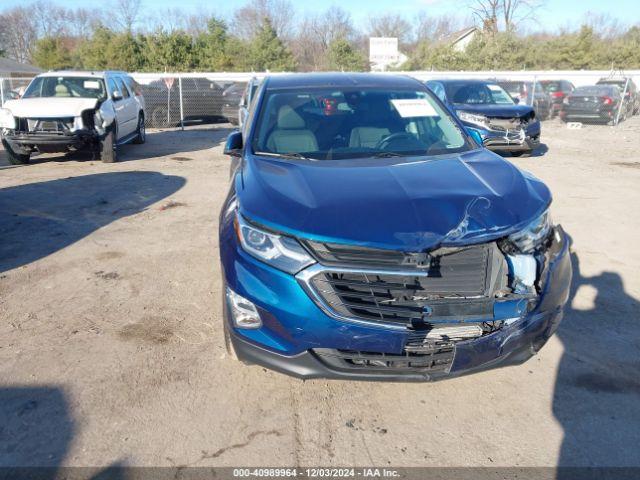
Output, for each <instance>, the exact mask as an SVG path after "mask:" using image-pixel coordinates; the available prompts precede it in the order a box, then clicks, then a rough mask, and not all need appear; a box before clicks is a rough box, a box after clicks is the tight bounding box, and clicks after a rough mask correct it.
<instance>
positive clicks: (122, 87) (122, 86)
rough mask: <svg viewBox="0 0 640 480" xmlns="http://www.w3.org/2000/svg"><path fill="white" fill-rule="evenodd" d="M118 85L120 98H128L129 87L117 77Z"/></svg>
mask: <svg viewBox="0 0 640 480" xmlns="http://www.w3.org/2000/svg"><path fill="white" fill-rule="evenodd" d="M118 85H119V86H120V90H122V92H121V93H122V98H129V89H128V88H127V86H126V85H125V84H124V81H123V80H122V78H120V77H118Z"/></svg>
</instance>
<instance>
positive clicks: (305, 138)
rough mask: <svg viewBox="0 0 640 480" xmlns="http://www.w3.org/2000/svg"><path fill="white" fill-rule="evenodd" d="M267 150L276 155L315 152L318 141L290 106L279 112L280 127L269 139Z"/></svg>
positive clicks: (283, 107) (284, 106)
mask: <svg viewBox="0 0 640 480" xmlns="http://www.w3.org/2000/svg"><path fill="white" fill-rule="evenodd" d="M267 148H268V149H269V150H270V151H272V152H276V153H300V152H314V151H316V150H318V141H317V139H316V136H315V135H314V134H313V132H312V131H311V130H308V129H307V128H306V125H305V123H304V119H303V118H302V117H301V116H300V115H298V114H297V113H296V111H295V110H294V109H293V108H291V107H290V106H289V105H283V106H282V107H280V110H278V125H277V128H276V130H274V131H273V132H272V133H271V135H269V138H268V139H267Z"/></svg>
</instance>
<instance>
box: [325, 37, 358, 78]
mask: <svg viewBox="0 0 640 480" xmlns="http://www.w3.org/2000/svg"><path fill="white" fill-rule="evenodd" d="M327 56H328V60H329V68H330V69H331V70H341V71H351V72H361V71H363V70H364V69H365V66H366V60H365V58H364V55H363V54H362V52H359V51H358V50H356V49H354V48H353V46H352V45H351V43H349V42H348V41H347V40H345V39H344V38H338V39H336V40H334V41H332V42H331V43H330V44H329V49H328V52H327Z"/></svg>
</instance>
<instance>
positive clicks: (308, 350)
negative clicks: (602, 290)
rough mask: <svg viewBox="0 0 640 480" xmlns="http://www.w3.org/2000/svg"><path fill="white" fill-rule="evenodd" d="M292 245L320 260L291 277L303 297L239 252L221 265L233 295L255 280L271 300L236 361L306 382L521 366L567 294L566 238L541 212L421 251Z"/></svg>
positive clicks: (239, 345) (235, 335)
mask: <svg viewBox="0 0 640 480" xmlns="http://www.w3.org/2000/svg"><path fill="white" fill-rule="evenodd" d="M464 233H466V232H463V235H462V236H461V237H459V238H463V237H464ZM453 236H454V237H455V232H454V234H453ZM229 240H230V239H227V242H228V241H229ZM300 242H301V244H302V245H303V247H304V249H305V251H307V252H309V253H310V254H311V255H312V257H313V258H314V259H315V260H316V262H315V263H313V264H312V265H310V266H308V267H307V268H304V269H303V270H301V271H300V272H299V273H298V274H297V275H296V276H295V279H296V281H297V282H298V285H299V286H300V287H302V290H303V291H304V292H305V297H306V299H305V298H302V297H300V296H296V298H295V299H294V298H291V295H292V293H291V292H292V291H294V290H295V287H293V286H292V285H290V284H288V281H287V280H286V279H285V277H282V278H280V279H279V280H278V281H275V282H271V283H270V284H269V285H263V284H261V280H260V279H261V277H262V276H263V275H262V274H259V273H257V274H256V275H255V277H254V275H249V274H248V271H249V270H250V269H251V268H255V267H256V264H255V263H254V262H252V261H250V260H249V261H248V263H250V264H251V265H250V266H246V267H244V266H243V265H244V263H245V262H247V259H246V258H244V255H242V254H241V255H240V257H236V260H235V261H233V262H232V263H229V261H230V258H229V257H228V256H223V265H225V270H226V273H227V275H228V276H229V279H230V285H229V288H231V291H236V290H237V289H239V288H240V289H241V288H242V284H252V285H254V288H257V287H256V286H257V285H261V286H260V289H264V293H263V294H264V295H266V294H267V292H269V293H268V294H269V296H270V297H271V296H273V298H278V299H279V300H278V304H277V306H276V307H270V310H271V311H269V310H267V309H266V307H265V308H261V306H260V303H258V306H257V307H256V310H255V312H256V314H257V315H259V316H260V318H261V319H262V323H263V325H262V328H261V329H258V330H254V329H239V330H236V331H234V332H232V334H231V340H232V341H233V343H234V345H235V348H236V351H237V352H238V355H239V356H240V358H242V359H245V360H247V361H249V362H252V363H259V364H263V365H266V366H269V367H270V368H273V369H276V370H280V371H283V372H285V373H289V374H293V375H296V376H300V377H303V378H313V377H328V378H351V379H369V380H403V381H404V380H418V381H425V380H438V379H442V378H447V377H452V376H457V375H462V374H466V373H471V372H475V371H479V370H484V369H487V368H493V367H495V366H502V365H508V364H517V363H521V362H523V361H525V360H526V359H528V358H529V357H530V356H531V355H533V354H535V353H536V352H537V351H538V350H539V349H540V348H541V347H542V346H543V345H544V343H546V341H547V340H548V338H549V337H550V336H551V335H552V334H553V333H554V332H555V330H556V328H557V327H558V324H559V322H560V319H561V317H562V307H563V305H564V303H565V302H566V300H567V298H568V289H569V284H570V279H571V264H570V261H569V255H568V241H567V237H566V235H565V234H564V232H563V230H562V228H561V227H560V226H555V225H553V224H552V222H551V218H550V215H549V213H548V211H544V212H543V213H542V214H541V215H539V216H538V217H537V218H536V219H535V220H534V221H532V222H530V223H529V224H528V225H526V226H525V227H524V228H522V229H520V230H518V231H517V232H515V233H512V234H510V235H506V236H504V237H501V238H497V239H494V240H491V241H484V242H482V243H475V244H470V245H458V246H439V247H437V248H435V249H432V250H430V251H426V252H422V253H416V252H401V251H396V250H385V249H378V248H371V247H361V246H355V245H345V244H337V243H328V242H321V241H311V240H300ZM233 250H234V249H233V248H232V250H231V252H229V253H228V255H229V256H231V257H233V256H235V255H236V254H235V253H233ZM238 252H239V251H238ZM241 291H242V290H241ZM246 294H247V293H246V292H243V293H242V294H241V295H246ZM250 298H251V302H254V301H256V298H255V297H250ZM258 298H259V297H258ZM308 299H311V301H312V302H313V303H314V304H315V306H316V307H317V308H319V309H320V310H321V312H322V315H315V314H313V313H311V311H312V309H310V308H309V307H308V306H307V305H306V303H307V302H306V301H307V300H308ZM258 301H260V300H258ZM271 301H272V300H271ZM226 313H227V315H229V311H226ZM317 331H322V332H324V333H323V336H322V338H320V337H317V336H316V334H317ZM285 332H289V333H286V334H284V333H285ZM258 338H259V339H260V340H259V341H260V342H261V343H267V344H270V346H271V348H273V349H274V350H276V351H279V350H280V352H279V353H275V352H272V351H268V350H265V349H263V348H261V347H256V346H255V345H253V342H254V341H258ZM300 349H302V352H301V351H300Z"/></svg>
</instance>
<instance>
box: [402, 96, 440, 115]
mask: <svg viewBox="0 0 640 480" xmlns="http://www.w3.org/2000/svg"><path fill="white" fill-rule="evenodd" d="M391 103H392V104H393V106H394V107H395V109H396V110H397V111H398V113H399V114H400V116H401V117H402V118H409V117H437V116H438V113H437V112H436V110H435V108H433V106H432V105H431V104H430V103H429V102H428V101H427V100H426V99H424V98H411V99H401V100H391Z"/></svg>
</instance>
